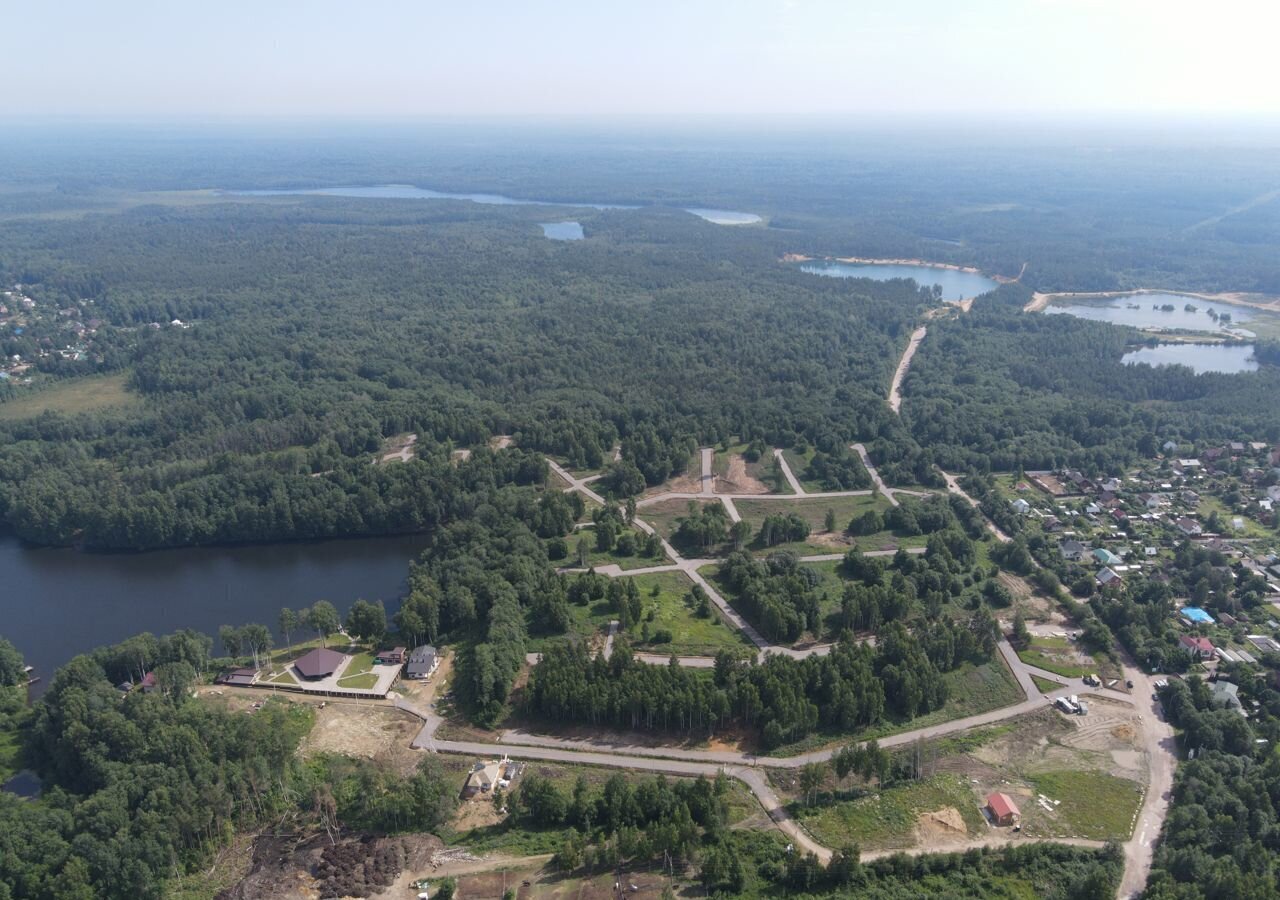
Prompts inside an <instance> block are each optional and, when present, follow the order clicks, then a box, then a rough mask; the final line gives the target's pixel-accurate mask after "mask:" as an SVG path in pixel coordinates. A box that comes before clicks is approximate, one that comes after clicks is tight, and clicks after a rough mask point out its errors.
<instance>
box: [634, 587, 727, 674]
mask: <svg viewBox="0 0 1280 900" xmlns="http://www.w3.org/2000/svg"><path fill="white" fill-rule="evenodd" d="M633 580H634V581H635V582H636V587H638V588H639V589H640V596H641V597H642V598H644V607H645V615H646V616H647V615H648V612H649V610H651V609H652V610H653V611H654V618H653V621H652V622H650V623H649V630H650V633H651V634H652V633H655V632H657V631H659V630H662V629H665V630H667V631H670V632H671V634H672V635H673V637H674V640H672V641H671V643H669V644H654V643H644V642H643V641H642V640H641V634H642V629H641V628H640V627H637V628H633V629H632V630H631V633H630V635H629V637H630V638H631V641H632V643H633V644H634V645H635V647H636V648H637V649H641V650H644V651H646V652H650V653H675V654H676V655H678V656H714V655H715V654H716V653H718V652H719V651H721V650H726V649H727V650H735V649H744V650H745V649H748V648H750V647H751V646H752V645H751V644H750V642H749V641H747V639H746V638H745V637H743V635H742V632H740V631H738V629H736V628H734V627H732V626H731V625H728V624H726V623H725V621H724V620H723V619H721V618H720V614H719V613H718V612H716V611H715V609H714V607H713V609H712V613H711V615H710V617H708V618H705V619H704V618H699V617H698V616H697V615H695V614H694V610H693V608H692V607H691V606H690V605H689V604H687V603H686V602H685V596H686V595H687V594H688V593H689V591H690V590H691V589H692V588H693V582H692V581H690V580H689V579H688V578H687V577H686V576H685V575H684V573H682V572H658V573H655V574H652V575H636V576H635V577H634V579H633ZM655 587H656V588H657V589H658V595H657V596H656V597H654V596H652V592H653V589H654V588H655Z"/></svg>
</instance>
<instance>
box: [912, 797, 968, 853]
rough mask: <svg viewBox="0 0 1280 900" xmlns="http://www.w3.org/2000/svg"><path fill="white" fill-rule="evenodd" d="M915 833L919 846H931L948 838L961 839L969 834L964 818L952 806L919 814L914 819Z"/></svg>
mask: <svg viewBox="0 0 1280 900" xmlns="http://www.w3.org/2000/svg"><path fill="white" fill-rule="evenodd" d="M916 833H917V840H916V842H917V843H919V844H931V843H933V842H935V841H940V840H947V839H950V838H963V837H965V836H966V835H968V833H969V829H968V828H966V827H965V824H964V817H963V816H961V815H960V810H958V809H956V808H955V807H954V806H944V807H943V808H942V809H935V810H934V811H933V812H927V813H921V814H920V816H919V817H918V818H917V819H916Z"/></svg>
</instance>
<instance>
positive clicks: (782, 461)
mask: <svg viewBox="0 0 1280 900" xmlns="http://www.w3.org/2000/svg"><path fill="white" fill-rule="evenodd" d="M773 458H774V459H776V460H777V461H778V468H780V469H781V470H782V477H783V478H785V479H787V484H789V485H791V490H793V491H795V492H796V496H797V497H803V496H804V488H802V487H801V486H800V482H799V481H797V480H796V476H795V475H794V474H793V473H792V471H791V466H789V465H787V457H786V456H785V455H784V454H783V452H782V451H781V450H774V451H773Z"/></svg>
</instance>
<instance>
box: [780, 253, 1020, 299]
mask: <svg viewBox="0 0 1280 900" xmlns="http://www.w3.org/2000/svg"><path fill="white" fill-rule="evenodd" d="M800 268H801V269H803V270H804V271H806V272H811V273H813V274H814V275H825V276H827V277H829V278H870V279H872V280H873V281H891V280H892V279H894V278H912V279H914V280H915V282H916V283H917V284H919V285H922V286H929V285H935V284H939V285H942V299H943V300H965V299H968V298H969V297H977V296H978V295H979V294H985V293H987V291H994V290H995V289H996V288H997V287H999V284H998V283H997V282H996V281H995V280H993V279H991V278H988V277H987V276H985V275H980V274H979V273H977V272H960V271H958V270H956V269H942V268H938V267H937V266H908V265H898V264H888V263H886V264H863V263H842V262H815V263H806V264H805V265H803V266H801V267H800Z"/></svg>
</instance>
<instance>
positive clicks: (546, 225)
mask: <svg viewBox="0 0 1280 900" xmlns="http://www.w3.org/2000/svg"><path fill="white" fill-rule="evenodd" d="M539 225H540V226H541V228H542V233H543V234H544V235H545V236H546V237H549V238H551V240H553V241H580V240H582V238H583V237H584V235H583V233H582V223H581V222H540V223H539Z"/></svg>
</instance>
